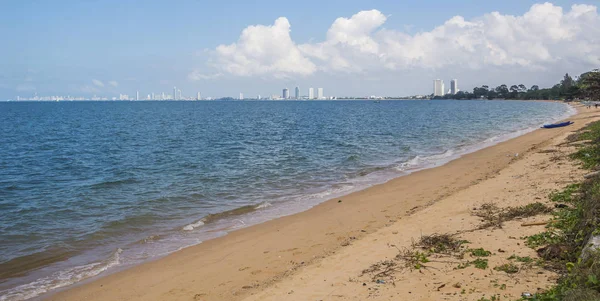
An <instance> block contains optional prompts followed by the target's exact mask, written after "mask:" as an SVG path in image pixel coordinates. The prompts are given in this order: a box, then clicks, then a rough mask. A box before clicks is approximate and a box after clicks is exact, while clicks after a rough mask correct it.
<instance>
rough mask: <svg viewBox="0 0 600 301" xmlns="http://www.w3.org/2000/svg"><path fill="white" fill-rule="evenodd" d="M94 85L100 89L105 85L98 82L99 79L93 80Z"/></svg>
mask: <svg viewBox="0 0 600 301" xmlns="http://www.w3.org/2000/svg"><path fill="white" fill-rule="evenodd" d="M92 83H93V84H94V86H97V87H100V88H102V87H104V83H103V82H101V81H99V80H97V79H92Z"/></svg>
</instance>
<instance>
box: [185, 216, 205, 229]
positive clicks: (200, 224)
mask: <svg viewBox="0 0 600 301" xmlns="http://www.w3.org/2000/svg"><path fill="white" fill-rule="evenodd" d="M202 226H204V219H201V220H199V221H197V222H195V223H192V224H189V225H186V226H184V227H183V228H181V230H183V231H192V230H194V229H196V228H198V227H202Z"/></svg>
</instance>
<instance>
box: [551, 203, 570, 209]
mask: <svg viewBox="0 0 600 301" xmlns="http://www.w3.org/2000/svg"><path fill="white" fill-rule="evenodd" d="M554 208H558V209H563V208H569V206H567V205H565V204H554Z"/></svg>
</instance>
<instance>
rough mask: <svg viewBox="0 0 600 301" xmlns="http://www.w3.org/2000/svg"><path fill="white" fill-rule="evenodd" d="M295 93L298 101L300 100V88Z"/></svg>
mask: <svg viewBox="0 0 600 301" xmlns="http://www.w3.org/2000/svg"><path fill="white" fill-rule="evenodd" d="M294 92H295V93H294V96H295V97H296V99H300V87H296V89H295V91H294Z"/></svg>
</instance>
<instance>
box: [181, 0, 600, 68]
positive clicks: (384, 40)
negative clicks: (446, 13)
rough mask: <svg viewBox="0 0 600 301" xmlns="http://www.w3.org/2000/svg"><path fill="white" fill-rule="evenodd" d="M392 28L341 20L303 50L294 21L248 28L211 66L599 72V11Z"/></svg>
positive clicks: (375, 20)
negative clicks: (564, 67)
mask: <svg viewBox="0 0 600 301" xmlns="http://www.w3.org/2000/svg"><path fill="white" fill-rule="evenodd" d="M386 20H387V17H386V16H385V15H384V14H383V13H382V12H380V11H378V10H369V11H361V12H358V13H357V14H355V15H353V16H351V17H349V18H346V17H340V18H338V19H336V20H335V21H334V22H333V24H332V25H331V26H330V28H329V29H328V30H327V34H326V39H325V40H324V41H321V42H316V43H305V44H299V45H298V44H296V43H295V42H294V41H293V40H292V39H291V36H290V28H291V26H290V23H289V21H288V20H287V19H286V18H283V17H282V18H279V19H277V20H276V21H275V23H274V24H273V25H270V26H263V25H255V26H249V27H247V28H246V29H244V30H243V32H242V34H241V36H240V38H239V40H238V41H237V42H236V43H233V44H230V45H219V46H218V47H217V48H216V49H215V50H214V51H212V58H211V60H210V64H211V65H212V66H214V67H215V68H217V69H218V70H219V72H222V73H224V74H231V75H236V76H252V75H271V76H274V77H290V76H305V75H311V74H313V73H315V72H317V71H324V72H343V73H354V72H362V73H366V72H371V71H386V70H387V71H400V70H407V69H434V70H435V69H438V68H445V67H450V68H460V69H471V70H478V69H482V68H489V67H517V68H523V69H524V70H528V71H530V70H543V69H548V68H551V67H552V66H554V65H557V64H578V65H581V66H586V67H589V68H593V67H597V66H598V65H599V64H600V40H599V39H598V37H600V18H599V16H598V13H597V7H596V6H593V5H573V6H572V7H571V8H570V9H568V10H564V9H563V8H562V7H560V6H556V5H554V4H552V3H543V4H535V5H533V6H532V7H531V8H530V9H529V10H528V11H527V12H526V13H524V14H523V15H520V16H512V15H503V14H501V13H499V12H491V13H488V14H485V15H483V16H479V17H476V18H473V19H470V20H466V19H465V18H463V17H461V16H455V17H452V18H450V19H448V20H447V21H445V22H444V23H443V24H440V25H438V26H436V27H435V28H433V29H432V30H429V31H422V32H418V33H415V34H408V33H406V32H404V31H401V30H393V29H386V28H384V27H383V26H384V24H385V22H386ZM317 66H319V67H318V68H317ZM190 78H192V76H191V75H190ZM195 78H198V79H202V76H200V75H196V76H195Z"/></svg>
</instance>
